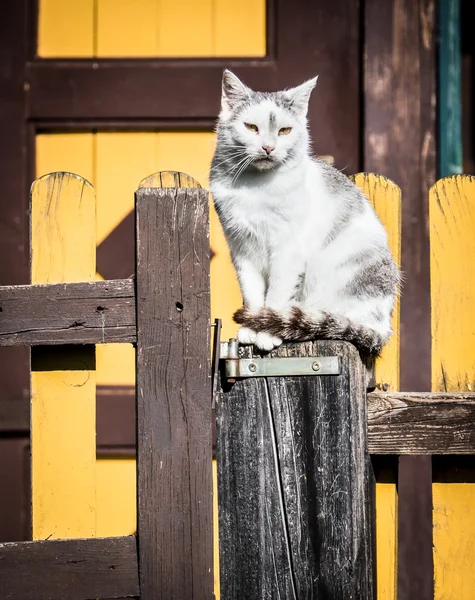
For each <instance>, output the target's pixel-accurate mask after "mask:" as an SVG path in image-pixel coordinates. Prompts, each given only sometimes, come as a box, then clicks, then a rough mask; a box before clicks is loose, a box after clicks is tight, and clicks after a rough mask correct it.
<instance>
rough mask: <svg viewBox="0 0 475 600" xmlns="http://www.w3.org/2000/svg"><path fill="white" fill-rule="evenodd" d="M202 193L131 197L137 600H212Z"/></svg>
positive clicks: (149, 192)
mask: <svg viewBox="0 0 475 600" xmlns="http://www.w3.org/2000/svg"><path fill="white" fill-rule="evenodd" d="M208 214H209V212H208V192H207V191H206V190H202V189H170V188H168V189H153V188H141V189H139V190H138V191H137V192H136V215H137V220H136V227H137V229H136V244H137V252H136V257H137V266H136V285H137V459H138V461H137V469H138V471H137V498H138V506H137V510H138V536H139V540H140V543H139V564H140V593H141V600H155V599H156V598H167V600H184V599H188V598H190V599H191V598H193V600H209V599H210V598H211V597H212V594H213V521H212V498H213V496H212V473H211V469H212V439H211V382H210V368H209V359H210V354H211V352H210V343H209V342H210V320H209V319H210V315H209V232H208Z"/></svg>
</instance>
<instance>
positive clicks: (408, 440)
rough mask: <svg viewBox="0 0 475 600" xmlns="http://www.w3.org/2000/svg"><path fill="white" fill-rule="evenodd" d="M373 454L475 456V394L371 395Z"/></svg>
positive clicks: (369, 430)
mask: <svg viewBox="0 0 475 600" xmlns="http://www.w3.org/2000/svg"><path fill="white" fill-rule="evenodd" d="M368 449H369V452H370V454H475V393H468V392H467V393H464V392H461V393H446V394H439V393H417V394H416V393H413V394H411V393H405V392H399V393H386V394H378V393H372V394H368Z"/></svg>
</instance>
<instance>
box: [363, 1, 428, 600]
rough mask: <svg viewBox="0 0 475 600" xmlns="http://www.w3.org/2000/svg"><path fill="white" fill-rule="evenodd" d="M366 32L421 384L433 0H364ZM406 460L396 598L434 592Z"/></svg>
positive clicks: (370, 101) (367, 109) (369, 98)
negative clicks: (397, 192) (398, 200)
mask: <svg viewBox="0 0 475 600" xmlns="http://www.w3.org/2000/svg"><path fill="white" fill-rule="evenodd" d="M364 30H365V32H366V35H365V49H364V54H365V68H364V89H365V94H364V97H365V101H364V102H365V106H364V122H365V132H364V169H365V171H369V172H376V173H380V174H381V175H385V176H386V177H389V178H391V179H392V180H393V181H395V182H396V183H397V184H398V185H399V186H400V188H401V191H402V254H401V262H402V270H403V273H404V292H403V294H402V296H401V354H400V356H401V365H400V369H401V370H400V389H402V390H405V391H411V392H424V391H427V390H429V389H430V362H431V358H430V351H431V349H430V291H429V290H430V281H429V279H430V278H429V239H428V237H429V236H428V230H427V214H428V190H429V188H430V186H431V185H432V184H433V183H434V182H435V177H436V130H437V122H436V110H435V104H436V81H435V80H436V3H435V0H415V1H413V0H387V1H385V2H381V1H380V0H366V2H365V7H364ZM400 468H401V472H400V478H399V481H398V494H399V499H398V509H399V510H398V520H399V534H398V535H399V540H398V548H397V552H398V559H397V560H398V571H399V573H398V590H397V598H398V600H413V599H414V598H418V599H419V600H433V595H434V586H433V574H432V571H433V566H432V511H431V490H432V475H431V465H430V459H426V458H424V457H421V456H418V457H412V458H411V457H404V458H403V459H402V460H401V462H400ZM404 470H406V471H407V470H408V472H407V473H406V474H405V473H404ZM409 471H410V472H409ZM385 600H386V599H385ZM389 600H393V599H392V598H390V599H389Z"/></svg>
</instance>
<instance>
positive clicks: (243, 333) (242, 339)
mask: <svg viewBox="0 0 475 600" xmlns="http://www.w3.org/2000/svg"><path fill="white" fill-rule="evenodd" d="M256 337H257V333H256V332H255V331H254V329H250V328H249V327H240V328H239V329H238V332H237V339H238V342H239V343H240V344H246V345H247V344H254V343H255V341H256Z"/></svg>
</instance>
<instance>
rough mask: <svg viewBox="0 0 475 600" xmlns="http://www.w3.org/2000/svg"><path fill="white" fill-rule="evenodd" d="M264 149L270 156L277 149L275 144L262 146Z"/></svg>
mask: <svg viewBox="0 0 475 600" xmlns="http://www.w3.org/2000/svg"><path fill="white" fill-rule="evenodd" d="M262 149H263V150H265V152H266V154H267V156H269V154H270V153H271V152H273V151H274V150H275V146H262Z"/></svg>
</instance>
